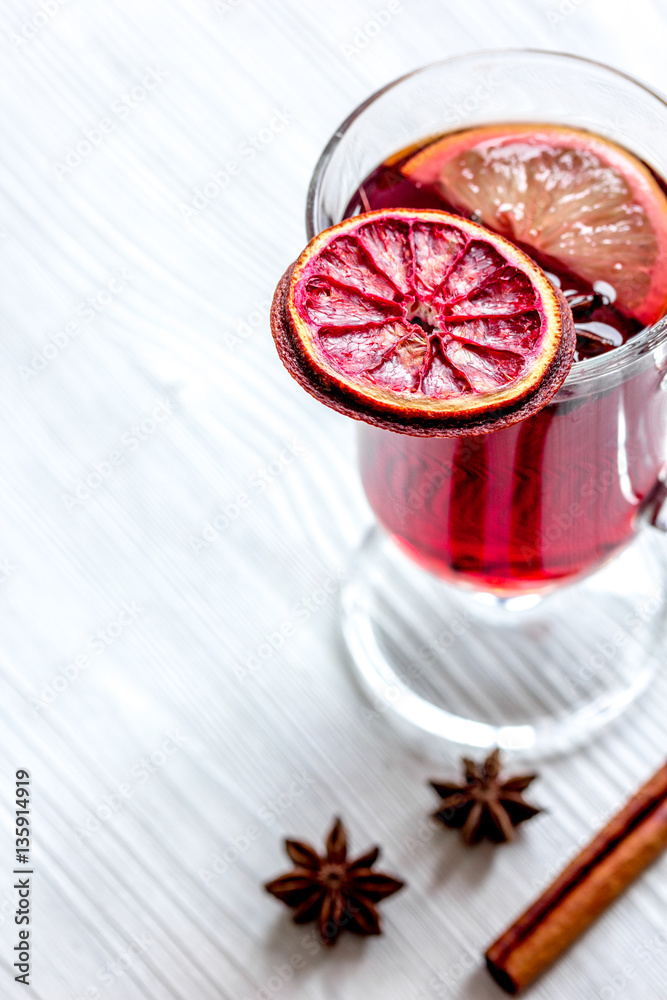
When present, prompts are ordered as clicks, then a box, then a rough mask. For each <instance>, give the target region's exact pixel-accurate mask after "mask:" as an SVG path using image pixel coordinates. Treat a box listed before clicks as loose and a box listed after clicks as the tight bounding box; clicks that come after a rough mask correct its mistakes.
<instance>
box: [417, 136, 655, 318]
mask: <svg viewBox="0 0 667 1000" xmlns="http://www.w3.org/2000/svg"><path fill="white" fill-rule="evenodd" d="M401 171H402V173H403V174H404V175H405V176H407V177H409V178H410V180H412V181H413V182H415V183H417V184H423V185H428V186H430V187H434V188H436V189H437V191H438V193H439V194H440V196H441V197H442V198H443V199H444V200H445V202H446V203H447V205H449V206H451V207H452V209H453V210H454V211H461V212H462V213H463V214H464V215H468V216H472V217H473V218H474V219H476V220H478V221H479V222H481V223H482V224H483V225H485V226H488V227H489V228H490V229H493V230H494V232H497V233H500V234H501V235H503V236H506V237H507V238H508V239H510V240H512V241H515V242H517V243H518V244H519V245H520V246H521V247H522V248H523V249H525V250H527V251H528V252H529V253H530V251H531V249H532V250H535V251H537V259H538V260H539V261H540V263H542V264H543V265H544V264H545V259H547V260H548V259H549V258H550V259H551V260H552V261H554V262H557V263H558V264H560V265H561V266H562V267H564V268H565V269H567V270H569V271H570V272H572V273H573V274H576V275H578V276H579V277H581V278H584V279H585V280H586V281H588V282H590V284H591V285H592V286H595V284H596V282H604V285H602V286H601V287H602V288H603V289H605V290H608V286H609V285H611V286H612V288H613V289H614V292H615V296H616V299H615V304H616V306H617V307H618V308H620V309H622V310H624V311H626V312H627V313H629V314H630V315H631V316H634V317H635V318H636V319H638V320H639V321H640V322H641V323H644V324H646V325H648V324H650V323H654V322H655V321H656V320H657V319H659V318H660V317H661V316H663V315H664V313H665V312H666V311H667V196H666V195H665V193H664V192H663V190H662V188H661V187H660V185H659V184H658V182H657V180H656V179H655V177H654V176H653V174H652V173H651V171H650V170H649V169H648V168H647V167H646V166H645V165H644V164H643V163H642V162H641V161H640V160H639V159H637V157H636V156H633V154H632V153H630V152H628V150H626V149H623V148H622V147H621V146H617V145H616V144H615V143H613V142H610V141H609V140H608V139H603V138H601V137H600V136H597V135H593V134H592V133H590V132H585V131H583V130H580V129H574V128H568V127H565V126H561V125H535V124H505V125H488V126H481V127H479V128H472V129H466V130H465V131H462V132H456V133H452V134H450V135H446V136H443V137H442V138H440V139H436V140H435V141H433V142H431V143H430V144H429V145H428V146H426V147H425V148H423V149H422V150H421V151H420V152H418V153H416V154H415V155H414V156H412V157H410V158H409V159H408V160H407V161H406V162H405V163H404V164H403V165H402V167H401ZM545 266H546V265H545ZM547 269H548V268H547Z"/></svg>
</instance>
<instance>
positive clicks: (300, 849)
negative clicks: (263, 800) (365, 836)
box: [264, 819, 404, 945]
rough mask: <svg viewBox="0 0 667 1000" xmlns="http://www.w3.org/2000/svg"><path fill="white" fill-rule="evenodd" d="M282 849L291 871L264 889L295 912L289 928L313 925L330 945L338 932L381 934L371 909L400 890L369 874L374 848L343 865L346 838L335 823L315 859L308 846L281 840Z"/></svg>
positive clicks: (391, 882)
mask: <svg viewBox="0 0 667 1000" xmlns="http://www.w3.org/2000/svg"><path fill="white" fill-rule="evenodd" d="M285 849H286V851H287V853H288V854H289V856H290V858H291V859H292V861H293V862H294V864H295V867H294V868H293V869H292V870H291V871H289V872H287V873H286V874H285V875H281V876H280V877H279V878H276V879H273V881H271V882H267V883H266V885H265V886H264V888H265V889H266V891H267V892H270V893H271V895H272V896H276V897H277V898H278V899H280V900H281V901H282V902H283V903H285V904H286V905H287V906H290V907H292V908H293V909H294V911H295V912H294V917H293V919H294V922H295V923H297V924H305V923H309V922H310V921H311V920H317V923H318V929H319V932H320V935H321V937H322V940H323V941H324V943H325V944H327V945H332V944H335V943H336V941H337V939H338V936H339V934H340V932H341V931H342V930H348V931H352V932H353V933H355V934H380V933H381V930H380V918H379V916H378V913H377V910H376V907H375V904H376V903H378V902H379V901H380V900H381V899H385V898H386V897H387V896H391V895H392V893H394V892H398V890H399V889H401V888H402V887H403V885H404V883H403V882H401V881H399V879H396V878H392V877H391V876H390V875H382V874H380V873H379V872H374V871H371V868H372V867H373V865H374V864H375V862H376V861H377V859H378V856H379V854H380V849H379V847H373V848H372V849H371V850H370V851H367V853H366V854H363V855H362V856H361V857H360V858H357V859H356V860H354V861H348V859H347V836H346V834H345V828H344V826H343V824H342V823H341V821H340V820H339V819H337V820H335V822H334V825H333V827H332V828H331V832H330V833H329V836H328V838H327V843H326V855H325V856H324V857H320V855H319V854H317V852H316V851H314V850H313V848H312V847H310V846H309V845H308V844H303V843H301V842H300V841H297V840H286V841H285Z"/></svg>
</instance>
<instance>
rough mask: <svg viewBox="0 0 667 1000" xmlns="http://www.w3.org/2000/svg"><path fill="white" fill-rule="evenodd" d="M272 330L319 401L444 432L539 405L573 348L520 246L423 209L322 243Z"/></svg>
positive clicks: (549, 290)
mask: <svg viewBox="0 0 667 1000" xmlns="http://www.w3.org/2000/svg"><path fill="white" fill-rule="evenodd" d="M271 328H272V331H273V335H274V338H275V341H276V345H277V348H278V352H279V354H280V356H281V358H282V360H283V362H284V364H285V366H286V367H287V368H288V370H289V371H290V372H291V374H292V375H293V376H294V377H295V378H296V379H297V380H298V381H299V382H301V384H302V385H303V386H304V387H305V388H306V389H307V390H308V391H309V392H310V393H311V394H312V395H313V396H316V397H317V398H318V399H321V400H322V401H323V402H325V403H327V404H328V405H329V406H332V407H333V408H335V409H337V410H339V411H340V412H342V413H346V414H348V415H349V416H352V417H356V418H358V419H363V420H367V421H368V422H370V423H374V424H377V425H378V426H381V427H387V428H389V429H391V430H397V431H403V432H405V433H408V434H428V435H441V436H452V435H457V434H470V433H480V432H486V431H490V430H495V429H498V428H500V427H501V426H504V425H506V424H509V423H514V422H516V421H517V420H521V419H523V418H524V417H526V416H528V415H529V414H531V413H533V412H535V411H536V410H538V409H540V408H541V407H542V406H544V405H545V404H546V403H547V402H548V400H549V399H550V398H551V396H552V395H553V394H554V393H555V392H556V390H557V389H558V387H559V385H560V384H561V383H562V381H563V379H564V378H565V376H566V375H567V372H568V370H569V368H570V366H571V364H572V359H573V353H574V347H575V341H576V334H575V329H574V322H573V319H572V314H571V312H570V309H569V307H568V305H567V303H566V302H565V299H564V297H563V296H562V295H561V293H560V292H559V291H558V290H557V289H555V288H554V287H553V285H552V284H551V282H550V281H549V279H548V278H547V276H546V274H545V273H544V272H543V271H542V270H541V269H540V268H539V267H538V266H537V265H536V264H535V263H534V262H533V261H532V260H531V259H530V258H529V257H528V256H527V255H526V254H525V253H523V251H521V250H519V249H518V248H517V247H515V246H513V245H512V244H511V243H509V242H508V241H507V240H506V239H504V238H503V237H502V236H499V235H497V234H496V233H492V232H489V231H488V230H487V229H485V228H483V227H482V226H480V225H478V224H477V223H474V222H470V221H468V220H466V219H462V218H461V217H459V216H454V215H449V214H447V213H445V212H440V211H433V210H428V209H390V210H386V211H385V210H383V211H380V212H368V213H365V214H363V215H358V216H355V217H354V218H350V219H346V220H345V221H344V222H341V223H339V224H338V225H337V226H333V227H332V228H331V229H327V230H325V231H324V232H322V233H320V234H319V236H316V237H315V238H314V239H313V240H311V242H310V243H309V244H308V246H307V247H306V249H305V250H304V251H303V253H302V254H301V256H300V257H299V259H298V260H297V261H296V263H295V264H293V265H292V266H291V267H290V268H289V269H288V270H287V272H286V273H285V275H284V276H283V278H282V280H281V282H280V284H279V285H278V288H277V289H276V294H275V296H274V300H273V306H272V310H271Z"/></svg>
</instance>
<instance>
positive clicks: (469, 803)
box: [429, 749, 542, 844]
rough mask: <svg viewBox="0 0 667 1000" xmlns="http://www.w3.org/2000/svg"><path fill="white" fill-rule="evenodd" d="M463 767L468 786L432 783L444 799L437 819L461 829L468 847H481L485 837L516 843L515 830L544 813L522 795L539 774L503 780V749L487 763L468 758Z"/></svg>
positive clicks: (486, 761)
mask: <svg viewBox="0 0 667 1000" xmlns="http://www.w3.org/2000/svg"><path fill="white" fill-rule="evenodd" d="M463 765H464V768H465V784H464V785H457V784H452V783H448V782H447V783H443V782H440V781H431V782H429V784H430V785H431V787H432V788H434V789H435V791H436V792H437V793H438V795H439V796H440V797H441V798H442V800H443V801H442V802H441V803H440V808H439V809H438V810H437V812H434V813H433V816H434V818H435V819H439V820H440V822H442V823H444V824H445V826H449V827H453V828H454V829H457V830H461V836H462V838H463V840H464V841H465V843H466V844H477V843H478V842H479V841H480V840H482V838H484V837H487V838H488V839H489V840H493V841H495V842H496V843H502V841H506V840H513V839H514V827H515V826H518V824H519V823H523V822H524V821H525V820H527V819H531V817H533V816H535V815H536V814H537V813H539V812H541V811H542V810H541V809H538V808H536V807H535V806H531V805H529V804H528V803H527V802H525V801H524V798H523V794H522V793H523V792H524V791H525V790H526V788H528V785H529V784H530V783H531V781H533V779H534V778H536V777H537V775H535V774H525V775H518V776H517V777H514V778H508V779H507V781H501V780H500V750H498V749H496V750H494V751H493V753H492V754H491V755H490V756H489V757H487V758H486V760H485V761H484V763H483V764H476V763H475V761H473V760H470V759H469V758H468V757H464V758H463Z"/></svg>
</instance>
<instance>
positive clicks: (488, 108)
mask: <svg viewBox="0 0 667 1000" xmlns="http://www.w3.org/2000/svg"><path fill="white" fill-rule="evenodd" d="M510 121H511V122H521V121H524V122H531V123H534V122H540V123H547V122H552V123H556V124H563V125H570V126H576V127H579V128H584V129H588V130H590V131H592V132H595V133H597V134H599V135H602V136H606V137H608V138H610V139H612V140H614V141H616V142H618V143H619V144H620V145H622V146H625V147H626V148H628V149H630V150H631V151H632V152H634V153H635V154H636V155H637V156H639V157H640V158H641V159H642V160H644V161H645V162H646V163H648V164H649V165H650V166H651V167H652V168H653V169H654V170H655V171H656V172H657V173H658V174H659V175H660V176H662V177H667V104H665V101H664V100H663V99H662V98H661V97H660V96H658V95H657V94H655V93H653V92H652V91H651V90H649V89H648V88H646V87H645V86H643V85H642V84H640V83H638V82H637V81H635V80H633V79H631V78H630V77H627V76H625V75H623V74H621V73H618V72H616V71H615V70H612V69H610V68H608V67H606V66H602V65H600V64H598V63H594V62H590V61H588V60H585V59H580V58H578V57H574V56H566V55H560V54H557V53H550V52H539V51H499V52H485V53H479V54H473V55H467V56H461V57H456V58H453V59H449V60H446V61H444V62H440V63H436V64H434V65H431V66H427V67H425V68H423V69H420V70H417V71H416V72H413V73H410V74H408V75H407V76H404V77H402V78H401V79H399V80H397V81H396V82H395V83H392V84H390V85H389V86H387V87H385V88H383V89H382V90H380V91H379V92H378V93H376V94H375V95H373V96H372V97H371V98H369V100H367V101H365V102H364V103H363V104H362V105H361V106H360V107H359V108H357V110H356V111H355V112H354V113H353V114H352V115H351V116H350V117H349V118H348V119H347V120H346V121H345V122H344V123H343V125H341V127H340V128H339V129H338V130H337V131H336V133H335V134H334V136H333V138H332V139H331V140H330V142H329V144H328V145H327V147H326V149H325V150H324V152H323V154H322V156H321V158H320V161H319V163H318V165H317V167H316V170H315V173H314V176H313V179H312V182H311V186H310V191H309V195H308V205H307V228H308V235H309V237H312V236H313V235H315V234H316V233H318V232H320V231H321V230H322V229H325V228H327V227H328V226H330V225H333V224H334V223H336V222H339V221H340V220H341V219H342V218H343V217H344V214H345V211H346V206H347V205H348V204H349V203H350V199H351V198H352V195H353V194H354V192H355V191H356V190H357V189H358V187H359V185H360V184H361V182H362V181H363V180H364V179H365V178H366V177H367V176H368V174H369V173H371V171H372V170H373V169H374V168H375V167H377V166H379V164H380V163H381V162H383V161H384V160H385V159H386V158H388V157H389V156H391V155H393V154H395V153H397V152H398V151H399V150H402V149H405V148H407V147H409V146H411V145H412V144H415V143H417V142H420V141H424V140H425V139H426V138H428V137H429V136H433V135H437V134H441V133H444V132H448V131H456V130H458V129H461V128H468V127H471V126H474V125H479V124H490V123H493V122H510ZM666 372H667V321H665V320H661V321H660V322H659V323H657V324H655V325H654V326H653V327H651V328H649V329H646V330H644V331H643V332H641V333H640V334H638V335H636V336H635V337H634V338H633V339H632V340H630V341H629V342H628V343H627V344H625V345H624V346H622V347H619V348H616V349H614V350H613V351H611V352H609V353H607V354H604V355H601V356H599V357H597V358H592V359H589V360H586V361H582V362H579V363H578V364H577V365H576V366H575V367H574V368H573V369H572V371H571V372H570V374H569V375H568V377H567V379H566V380H565V382H564V384H563V386H562V387H561V389H560V390H559V391H558V393H557V394H556V396H555V397H554V398H553V400H552V402H551V403H550V404H549V405H548V406H546V407H545V408H544V409H542V410H541V411H540V412H539V413H537V414H535V415H533V416H532V417H529V418H527V419H526V420H524V421H521V422H520V423H518V424H514V425H513V426H511V427H507V428H504V429H502V430H499V431H495V432H493V433H491V434H478V435H471V436H468V437H459V438H437V437H431V438H423V437H411V436H410V435H405V434H396V433H393V432H391V431H386V430H382V429H379V428H377V427H373V426H371V425H369V424H365V423H363V422H362V423H360V425H359V452H360V462H361V475H362V480H363V484H364V488H365V490H366V495H367V497H368V500H369V502H370V504H371V507H372V508H373V511H374V512H375V514H376V517H377V519H378V521H379V525H380V526H381V527H379V528H375V529H373V530H372V531H371V533H370V535H369V536H368V537H367V539H366V541H365V542H364V544H363V545H362V547H361V549H360V551H359V552H358V554H357V556H356V558H355V561H354V564H353V567H352V569H351V573H350V576H349V578H348V582H347V584H346V585H345V587H344V590H343V630H344V635H345V639H346V642H347V645H348V648H349V650H350V653H351V655H352V660H353V662H354V664H355V666H356V668H357V670H358V675H359V677H360V679H361V681H362V683H363V686H364V687H365V689H366V691H367V693H368V694H369V695H370V696H371V698H372V701H373V706H374V709H373V712H372V713H371V716H370V717H371V718H372V717H374V716H375V715H385V716H386V717H388V718H393V719H399V718H403V719H406V720H409V722H410V723H412V724H413V725H414V726H416V727H418V729H420V730H422V731H426V732H429V733H434V734H437V735H439V736H441V737H444V738H445V739H448V740H452V741H455V742H457V743H462V744H465V745H467V746H475V747H485V748H490V747H493V746H496V745H498V746H501V747H503V748H505V749H514V750H520V751H524V752H525V753H528V754H530V755H532V756H536V755H540V754H544V753H550V752H556V751H562V750H564V749H567V748H569V747H571V746H573V745H576V744H577V743H579V742H582V741H584V740H585V739H587V738H588V737H589V736H590V735H591V734H592V733H593V732H594V731H595V730H596V729H598V728H599V727H600V726H602V725H603V724H605V723H607V722H609V721H610V720H612V719H613V718H615V717H616V716H617V715H619V714H620V712H621V711H622V710H623V709H624V708H626V707H627V706H628V705H629V704H630V703H631V702H632V701H633V699H634V698H636V697H637V695H638V694H640V692H641V691H643V690H644V688H645V687H646V685H647V683H648V681H649V680H650V678H651V677H652V675H653V673H654V671H655V669H656V668H657V666H658V665H659V660H660V645H661V642H662V638H663V635H664V626H665V620H666V616H667V596H666V594H665V587H664V584H663V580H664V568H665V567H664V562H665V550H664V548H663V542H662V540H661V538H660V536H659V535H657V534H656V533H655V532H652V531H645V532H643V531H642V530H641V529H642V528H643V527H644V526H645V525H647V524H649V523H653V524H656V525H658V524H659V521H660V517H659V512H660V508H661V505H662V503H663V500H664V495H665V490H664V487H663V485H662V478H663V473H664V467H665V461H666V458H667V449H666V440H665V434H666V431H667V394H666V392H665V389H666V388H667V378H666V377H665V373H666Z"/></svg>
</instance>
